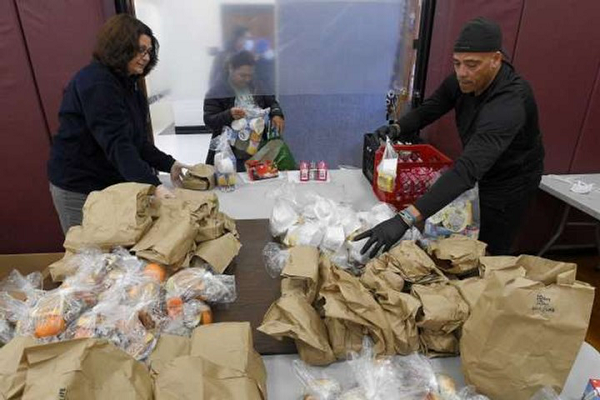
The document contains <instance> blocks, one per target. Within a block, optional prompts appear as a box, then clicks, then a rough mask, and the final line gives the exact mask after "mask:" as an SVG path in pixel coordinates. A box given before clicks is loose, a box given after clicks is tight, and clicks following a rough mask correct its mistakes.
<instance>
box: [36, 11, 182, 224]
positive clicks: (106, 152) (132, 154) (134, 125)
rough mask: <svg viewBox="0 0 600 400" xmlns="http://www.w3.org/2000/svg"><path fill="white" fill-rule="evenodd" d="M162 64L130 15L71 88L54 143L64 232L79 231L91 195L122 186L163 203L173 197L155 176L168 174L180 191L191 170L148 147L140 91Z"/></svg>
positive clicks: (53, 172)
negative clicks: (144, 190) (136, 186)
mask: <svg viewBox="0 0 600 400" xmlns="http://www.w3.org/2000/svg"><path fill="white" fill-rule="evenodd" d="M157 61H158V41H157V40H156V38H155V37H154V35H153V34H152V30H151V29H150V28H149V27H148V26H146V25H145V24H144V23H142V22H141V21H139V20H137V19H135V18H134V17H132V16H129V15H126V14H120V15H116V16H114V17H112V18H110V19H109V20H108V21H107V22H106V23H105V24H104V26H103V27H102V29H101V30H100V33H99V34H98V39H97V42H96V47H95V49H94V53H93V60H92V62H91V63H90V64H89V65H87V66H86V67H84V68H83V69H82V70H80V71H79V72H78V73H77V74H76V75H75V77H74V78H73V79H72V80H71V82H70V83H69V84H68V86H67V88H66V89H65V92H64V95H63V100H62V104H61V107H60V111H59V120H60V127H59V129H58V133H57V135H56V136H55V137H54V138H53V143H52V148H51V152H50V160H49V161H48V178H49V180H50V192H51V193H52V199H53V201H54V206H55V208H56V211H57V212H58V215H59V218H60V223H61V226H62V229H63V231H64V232H65V233H66V232H67V230H68V229H69V228H70V227H71V226H73V225H79V224H81V219H82V208H83V204H84V203H85V200H86V198H87V195H88V194H89V193H90V192H91V191H94V190H102V189H104V188H106V187H108V186H111V185H114V184H116V183H120V182H139V183H149V184H152V185H156V186H157V189H156V195H157V196H158V197H171V196H173V194H172V193H171V192H170V191H169V190H168V189H167V188H165V187H164V186H163V185H161V183H160V181H159V179H158V177H157V175H156V172H155V171H156V170H158V171H164V172H170V174H171V180H172V182H173V184H174V185H175V186H178V185H179V184H180V181H181V173H182V168H187V166H185V165H183V164H181V163H179V162H177V161H175V159H174V158H173V157H171V156H170V155H168V154H165V153H163V152H162V151H160V150H158V149H157V148H156V147H155V146H154V145H153V144H152V143H151V142H150V140H149V135H150V133H149V123H148V121H149V110H148V102H147V99H146V96H145V95H144V93H143V92H142V91H141V90H140V88H139V86H138V84H139V81H140V79H141V78H142V77H144V76H146V75H147V74H148V73H149V72H150V71H151V70H152V69H153V68H154V66H155V65H156V63H157Z"/></svg>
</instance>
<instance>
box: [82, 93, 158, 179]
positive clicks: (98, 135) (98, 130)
mask: <svg viewBox="0 0 600 400" xmlns="http://www.w3.org/2000/svg"><path fill="white" fill-rule="evenodd" d="M79 97H80V100H81V105H82V109H83V113H84V115H85V119H86V123H87V126H88V128H89V129H90V131H91V132H92V135H93V136H94V139H95V140H96V142H98V144H99V145H100V147H101V148H102V150H103V151H104V154H105V155H106V157H107V158H108V160H109V161H110V162H111V163H112V164H113V165H114V166H115V167H116V168H117V170H118V171H119V173H120V174H121V175H122V176H123V178H125V180H126V181H128V182H139V183H149V184H152V185H160V181H159V180H158V178H157V176H156V175H155V174H154V171H153V170H152V168H151V167H150V165H149V164H148V163H147V162H146V161H144V159H143V158H142V156H141V154H140V151H139V150H138V149H137V148H136V146H135V144H134V143H133V139H132V138H133V136H134V135H133V132H132V131H131V130H132V129H134V127H133V122H132V121H131V120H130V118H129V115H128V113H127V105H126V104H125V99H124V98H123V95H122V92H121V90H120V89H119V88H118V87H117V86H116V85H115V84H112V83H99V84H95V85H93V86H91V87H89V88H87V89H86V90H83V91H81V92H80V93H79ZM144 134H145V133H144Z"/></svg>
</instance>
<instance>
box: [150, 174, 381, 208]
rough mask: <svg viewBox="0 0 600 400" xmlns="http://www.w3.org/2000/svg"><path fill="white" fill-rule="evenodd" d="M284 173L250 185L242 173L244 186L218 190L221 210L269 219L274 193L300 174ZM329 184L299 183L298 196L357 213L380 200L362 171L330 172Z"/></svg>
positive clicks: (162, 176)
mask: <svg viewBox="0 0 600 400" xmlns="http://www.w3.org/2000/svg"><path fill="white" fill-rule="evenodd" d="M289 174H290V177H288V172H285V171H283V172H281V177H280V178H278V179H270V180H265V181H257V182H246V181H247V178H246V177H247V174H246V173H239V174H238V182H239V183H240V185H239V187H237V188H236V189H235V190H234V191H231V192H224V191H221V190H215V191H214V192H215V193H216V194H217V196H218V198H219V209H220V210H221V211H223V212H224V213H226V214H227V215H229V216H230V217H232V218H234V219H268V218H269V217H270V216H271V210H272V209H273V204H274V203H275V198H274V196H273V192H274V191H275V190H276V189H277V188H279V187H281V186H282V185H283V184H284V183H286V182H289V181H293V180H294V179H293V177H292V176H291V175H297V174H298V171H290V172H289ZM329 176H330V178H329V181H328V182H315V181H309V182H301V183H297V186H296V187H297V191H298V193H307V192H314V193H317V194H318V195H321V196H323V197H326V198H328V199H331V200H334V201H337V202H340V203H341V202H343V203H347V204H350V205H352V207H353V208H354V209H355V210H357V211H365V210H368V209H370V208H371V207H373V206H374V205H375V204H377V203H378V202H379V201H378V200H377V198H376V197H375V195H374V194H373V190H372V188H371V184H370V183H369V182H368V181H367V180H366V179H365V177H364V176H363V174H362V171H361V170H359V169H347V170H332V171H329ZM160 179H161V181H162V182H163V183H164V184H165V185H167V186H170V181H169V178H168V175H164V174H161V175H160Z"/></svg>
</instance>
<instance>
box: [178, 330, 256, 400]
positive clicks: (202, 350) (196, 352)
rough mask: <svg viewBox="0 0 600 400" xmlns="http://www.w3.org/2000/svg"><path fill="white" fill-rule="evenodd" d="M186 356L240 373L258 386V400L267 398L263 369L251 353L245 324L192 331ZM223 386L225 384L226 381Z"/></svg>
mask: <svg viewBox="0 0 600 400" xmlns="http://www.w3.org/2000/svg"><path fill="white" fill-rule="evenodd" d="M190 355H192V356H198V357H202V358H204V359H205V360H208V361H210V362H212V363H214V364H216V365H218V366H220V367H223V368H230V369H233V370H235V371H238V372H241V373H243V374H244V375H245V376H247V377H248V378H249V379H251V380H252V382H253V384H254V386H256V387H258V390H259V391H260V393H261V394H262V398H264V399H266V398H267V370H266V368H265V365H264V363H263V361H262V358H261V357H260V355H259V354H258V353H257V352H256V350H254V342H253V340H252V327H251V326H250V323H249V322H225V323H216V324H210V325H202V326H200V327H198V328H196V329H195V330H194V333H193V334H192V346H191V350H190ZM223 385H225V386H226V385H228V382H227V380H225V381H224V382H223ZM214 398H218V397H214ZM232 398H235V399H238V398H242V397H232ZM248 398H255V397H248Z"/></svg>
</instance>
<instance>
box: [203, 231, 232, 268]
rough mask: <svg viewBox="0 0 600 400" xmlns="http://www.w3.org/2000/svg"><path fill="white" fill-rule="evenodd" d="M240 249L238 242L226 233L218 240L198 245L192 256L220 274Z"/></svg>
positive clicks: (230, 234)
mask: <svg viewBox="0 0 600 400" xmlns="http://www.w3.org/2000/svg"><path fill="white" fill-rule="evenodd" d="M241 248H242V244H241V243H240V241H239V240H238V239H237V238H236V237H235V236H234V235H233V234H232V233H228V234H226V235H223V236H221V237H220V238H218V239H214V240H209V241H207V242H203V243H200V244H198V246H197V247H196V251H195V253H194V256H196V257H199V258H201V259H202V260H204V261H206V262H207V263H208V264H210V266H211V267H212V269H213V270H214V271H215V272H216V273H218V274H222V273H223V272H224V271H225V270H226V269H227V267H228V266H229V264H230V263H231V261H233V259H234V258H235V256H237V255H238V253H239V252H240V249H241Z"/></svg>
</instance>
